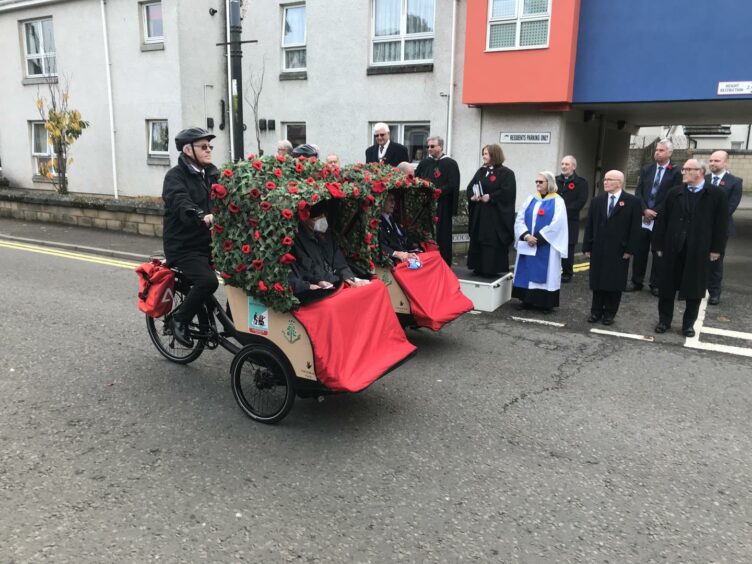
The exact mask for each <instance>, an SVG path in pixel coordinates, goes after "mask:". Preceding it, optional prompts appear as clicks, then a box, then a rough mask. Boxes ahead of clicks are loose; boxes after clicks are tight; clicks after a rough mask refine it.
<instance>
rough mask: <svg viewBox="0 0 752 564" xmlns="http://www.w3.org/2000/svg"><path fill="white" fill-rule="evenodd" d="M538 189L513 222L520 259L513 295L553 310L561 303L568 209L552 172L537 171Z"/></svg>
mask: <svg viewBox="0 0 752 564" xmlns="http://www.w3.org/2000/svg"><path fill="white" fill-rule="evenodd" d="M535 189H536V190H535V193H533V194H532V195H531V196H528V198H527V199H526V200H525V202H524V203H523V204H522V207H520V209H519V211H518V212H517V219H516V220H515V222H514V237H515V244H514V246H515V249H517V259H516V260H515V265H514V284H513V286H512V297H513V298H518V299H520V300H521V301H522V306H523V307H531V308H532V307H534V308H540V309H543V310H544V311H551V310H552V309H553V308H555V307H558V306H559V289H560V288H561V259H562V258H566V257H567V251H568V248H567V247H568V243H569V235H568V229H567V210H566V206H565V204H564V200H563V199H562V198H561V197H560V196H559V195H557V194H556V191H557V187H556V180H555V179H554V175H553V173H551V172H549V171H543V172H541V173H538V176H537V177H536V179H535Z"/></svg>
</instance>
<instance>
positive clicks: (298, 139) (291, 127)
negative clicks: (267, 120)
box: [284, 123, 306, 148]
mask: <svg viewBox="0 0 752 564" xmlns="http://www.w3.org/2000/svg"><path fill="white" fill-rule="evenodd" d="M284 131H285V139H287V140H288V141H289V142H290V143H292V146H293V148H295V147H297V146H298V145H302V144H304V143H305V142H306V124H304V123H286V124H284Z"/></svg>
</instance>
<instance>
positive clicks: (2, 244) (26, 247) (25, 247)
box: [0, 240, 138, 270]
mask: <svg viewBox="0 0 752 564" xmlns="http://www.w3.org/2000/svg"><path fill="white" fill-rule="evenodd" d="M0 248H4V249H13V250H16V251H26V252H29V253H39V254H40V255H49V256H53V257H60V258H66V259H73V260H80V261H83V262H93V263H94V264H103V265H106V266H115V267H118V268H128V269H130V270H133V269H134V268H136V266H138V263H136V262H129V261H126V260H120V259H116V258H108V257H99V256H95V255H86V254H83V253H76V252H72V251H65V250H63V249H55V248H52V247H40V246H39V245H30V244H28V243H14V242H12V241H2V240H0Z"/></svg>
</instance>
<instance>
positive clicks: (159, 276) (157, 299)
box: [136, 259, 175, 317]
mask: <svg viewBox="0 0 752 564" xmlns="http://www.w3.org/2000/svg"><path fill="white" fill-rule="evenodd" d="M136 272H137V273H138V301H137V303H138V309H140V310H141V311H143V312H144V313H145V314H146V315H148V316H150V317H162V316H163V315H165V314H167V313H169V312H170V310H171V309H172V296H173V292H174V290H175V273H174V272H173V271H172V270H170V269H169V268H167V266H166V265H165V264H163V263H162V261H161V260H159V259H152V261H151V262H145V263H143V264H140V265H138V266H137V267H136Z"/></svg>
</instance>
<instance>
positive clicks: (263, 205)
mask: <svg viewBox="0 0 752 564" xmlns="http://www.w3.org/2000/svg"><path fill="white" fill-rule="evenodd" d="M271 207H272V205H271V204H270V203H269V202H261V209H262V210H263V211H269V208H271Z"/></svg>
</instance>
